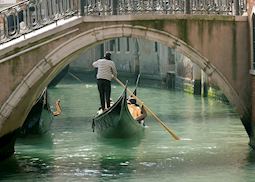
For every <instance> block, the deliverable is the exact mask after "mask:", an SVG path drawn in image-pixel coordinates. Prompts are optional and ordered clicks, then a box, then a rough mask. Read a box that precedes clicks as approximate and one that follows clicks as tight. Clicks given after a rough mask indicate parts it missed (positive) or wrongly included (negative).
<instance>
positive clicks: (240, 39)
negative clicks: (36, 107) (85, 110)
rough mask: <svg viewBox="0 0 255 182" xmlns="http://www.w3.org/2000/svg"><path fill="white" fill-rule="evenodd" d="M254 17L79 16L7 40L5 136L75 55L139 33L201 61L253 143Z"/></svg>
mask: <svg viewBox="0 0 255 182" xmlns="http://www.w3.org/2000/svg"><path fill="white" fill-rule="evenodd" d="M249 21H250V20H249V17H248V16H223V15H221V16H219V15H162V14H158V15H156V14H145V15H142V14H139V15H118V16H115V15H109V16H74V17H71V18H69V19H66V20H61V21H59V22H58V23H56V24H51V25H48V26H46V27H44V28H42V29H39V30H36V31H34V32H31V33H29V34H26V35H24V36H21V37H19V38H17V39H15V40H11V41H9V42H7V43H5V44H2V45H1V46H0V48H1V51H0V85H1V87H0V106H1V108H0V137H5V136H6V135H8V134H11V133H13V132H15V131H16V130H17V129H18V128H20V127H21V126H22V124H23V122H24V120H25V118H26V116H27V114H28V113H29V111H30V109H31V108H32V106H33V104H34V103H35V101H36V99H37V97H38V96H39V95H40V93H41V92H42V90H43V88H44V87H46V86H47V85H48V83H49V82H50V81H51V80H52V79H53V78H54V77H55V76H56V75H57V73H58V72H60V71H61V70H62V69H63V68H64V67H65V66H66V65H67V64H69V63H70V60H71V59H69V58H70V57H72V56H75V55H77V54H79V52H80V51H81V50H84V49H90V48H91V47H93V46H95V45H96V44H99V43H102V42H103V41H105V40H110V39H113V38H117V37H136V38H143V39H147V40H151V41H155V42H159V43H162V44H164V45H166V46H168V47H171V48H174V49H175V50H176V51H178V52H180V53H182V54H183V55H185V56H186V57H188V58H189V59H190V60H191V61H192V62H194V63H195V64H197V65H198V66H199V67H200V68H201V69H202V70H203V71H204V72H205V73H206V74H207V75H208V77H209V78H210V79H212V80H213V81H214V82H215V83H217V85H218V86H219V87H220V89H221V90H222V91H223V92H224V94H225V95H226V97H227V98H228V99H229V101H230V103H231V104H232V105H233V106H234V107H235V108H236V110H237V112H238V113H239V114H240V118H241V121H242V122H243V124H244V127H245V129H246V131H247V133H248V136H249V138H250V141H251V142H250V143H251V144H252V143H253V129H252V128H253V127H252V125H253V124H252V123H253V121H255V120H254V119H252V104H253V103H252V96H251V95H252V91H253V90H254V89H252V76H251V74H250V72H249V71H250V69H251V61H250V59H251V56H250V54H251V52H250V49H251V47H250V44H251V42H250V32H251V31H250V28H249ZM254 103H255V102H254Z"/></svg>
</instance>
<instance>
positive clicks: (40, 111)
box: [20, 88, 53, 137]
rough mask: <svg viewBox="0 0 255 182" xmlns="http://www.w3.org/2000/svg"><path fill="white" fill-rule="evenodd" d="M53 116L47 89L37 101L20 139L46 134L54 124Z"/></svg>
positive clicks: (22, 128)
mask: <svg viewBox="0 0 255 182" xmlns="http://www.w3.org/2000/svg"><path fill="white" fill-rule="evenodd" d="M52 120H53V114H52V111H51V109H50V106H49V103H48V93H47V88H45V89H44V90H43V92H42V94H41V95H40V96H39V98H38V99H37V101H36V103H35V105H34V106H33V107H32V109H31V111H30V112H29V114H28V116H27V118H26V120H25V122H24V124H23V126H22V127H21V130H20V137H25V136H27V135H29V134H39V135H41V134H44V133H46V132H47V131H48V130H49V129H50V127H51V124H52Z"/></svg>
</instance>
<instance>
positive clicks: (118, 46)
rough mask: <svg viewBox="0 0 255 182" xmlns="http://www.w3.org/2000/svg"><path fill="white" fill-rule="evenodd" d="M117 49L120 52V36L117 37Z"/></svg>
mask: <svg viewBox="0 0 255 182" xmlns="http://www.w3.org/2000/svg"><path fill="white" fill-rule="evenodd" d="M117 51H118V52H120V38H118V39H117Z"/></svg>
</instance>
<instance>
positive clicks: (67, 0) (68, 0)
mask: <svg viewBox="0 0 255 182" xmlns="http://www.w3.org/2000/svg"><path fill="white" fill-rule="evenodd" d="M246 1H247V0H235V1H233V0H225V1H217V3H216V1H208V0H135V1H134V0H97V1H95V0H43V1H42V0H24V1H22V2H19V3H17V4H15V5H11V6H9V7H6V8H4V9H2V10H1V11H0V44H3V43H5V42H8V41H10V40H13V39H15V38H18V37H20V36H22V35H25V34H27V33H29V32H32V31H34V30H37V29H40V28H42V27H44V26H45V25H48V24H52V23H55V22H57V21H58V20H60V19H63V18H67V17H69V16H74V15H80V16H93V15H96V16H107V15H127V14H169V15H170V14H193V15H195V14H200V15H204V14H214V15H231V16H233V15H242V14H243V13H244V12H246V11H247V2H246Z"/></svg>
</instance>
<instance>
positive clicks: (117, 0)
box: [81, 0, 247, 15]
mask: <svg viewBox="0 0 255 182" xmlns="http://www.w3.org/2000/svg"><path fill="white" fill-rule="evenodd" d="M82 1H83V2H82ZM81 3H83V4H82V6H84V15H123V14H144V13H160V14H219V15H242V14H243V13H244V12H246V9H247V7H246V0H81Z"/></svg>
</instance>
